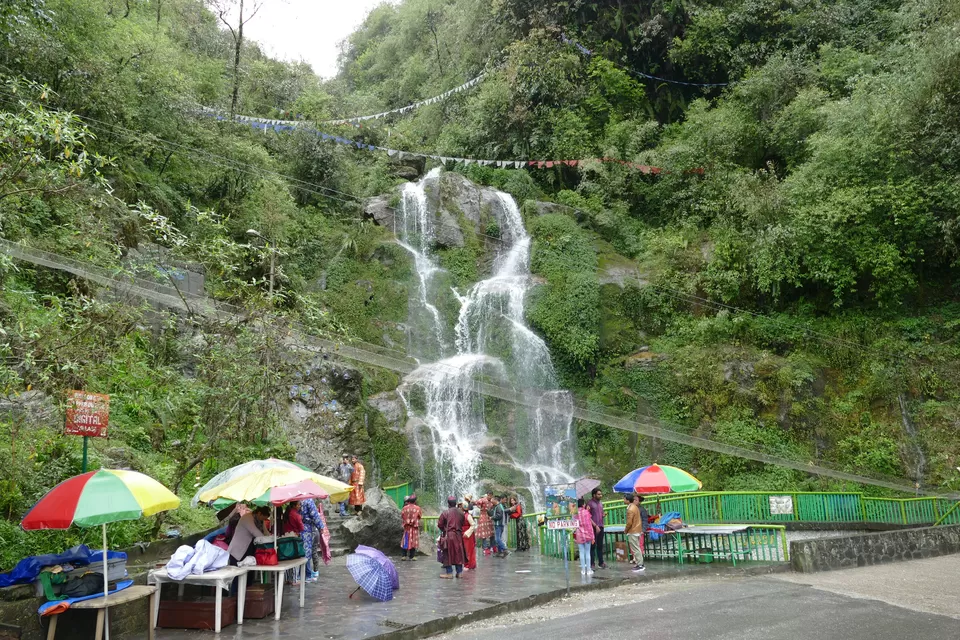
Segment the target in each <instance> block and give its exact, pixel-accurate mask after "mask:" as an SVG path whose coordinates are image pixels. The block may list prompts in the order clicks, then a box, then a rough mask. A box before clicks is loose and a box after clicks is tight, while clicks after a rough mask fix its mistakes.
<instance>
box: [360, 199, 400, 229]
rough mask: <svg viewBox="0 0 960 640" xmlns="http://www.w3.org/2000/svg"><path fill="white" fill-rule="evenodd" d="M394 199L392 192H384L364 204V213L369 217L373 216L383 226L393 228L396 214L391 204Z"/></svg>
mask: <svg viewBox="0 0 960 640" xmlns="http://www.w3.org/2000/svg"><path fill="white" fill-rule="evenodd" d="M392 199H393V195H392V194H384V195H382V196H376V197H375V198H370V199H368V200H367V202H366V204H365V205H364V208H363V210H364V213H365V214H366V216H367V217H368V218H373V219H374V220H375V221H376V223H377V224H378V225H380V226H381V227H387V228H388V229H391V228H393V215H394V214H393V207H392V206H391V205H390V201H391V200H392Z"/></svg>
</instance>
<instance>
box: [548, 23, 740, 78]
mask: <svg viewBox="0 0 960 640" xmlns="http://www.w3.org/2000/svg"><path fill="white" fill-rule="evenodd" d="M560 40H561V42H563V43H564V44H569V45H572V46H573V47H574V48H575V49H576V50H577V51H579V52H580V53H582V54H583V55H585V56H587V57H588V58H592V57H594V56H595V55H596V54H595V53H594V52H593V51H591V50H590V49H587V48H586V47H585V46H583V45H582V44H580V43H579V42H577V41H576V40H573V39H571V38H568V37H567V36H566V34H563V33H561V34H560ZM611 62H612V61H611ZM614 64H615V65H616V66H617V67H619V68H620V69H622V70H623V71H626V72H627V73H632V74H634V75H637V76H640V77H641V78H645V79H647V80H656V81H658V82H666V83H669V84H677V85H682V86H686V87H727V86H730V85H731V84H733V83H732V82H684V81H683V80H671V79H670V78H661V77H660V76H655V75H651V74H649V73H644V72H643V71H637V70H636V69H634V68H632V67H628V66H626V65H622V64H617V63H616V62H614Z"/></svg>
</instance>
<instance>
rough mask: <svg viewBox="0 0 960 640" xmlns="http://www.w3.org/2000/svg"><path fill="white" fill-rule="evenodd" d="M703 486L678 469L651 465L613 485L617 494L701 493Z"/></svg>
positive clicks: (635, 471) (637, 470) (633, 472)
mask: <svg viewBox="0 0 960 640" xmlns="http://www.w3.org/2000/svg"><path fill="white" fill-rule="evenodd" d="M702 486H703V484H702V483H701V482H700V481H699V480H697V479H696V478H694V477H693V476H692V475H690V474H689V473H687V472H686V471H684V470H683V469H680V468H678V467H669V466H667V465H663V466H660V465H658V464H651V465H650V466H648V467H640V468H639V469H634V470H633V471H631V472H630V473H628V474H627V475H625V476H623V477H622V478H621V479H620V481H619V482H618V483H617V484H615V485H613V490H614V491H616V492H617V493H643V494H656V493H686V492H689V491H699V490H700V488H701V487H702Z"/></svg>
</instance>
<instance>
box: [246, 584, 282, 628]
mask: <svg viewBox="0 0 960 640" xmlns="http://www.w3.org/2000/svg"><path fill="white" fill-rule="evenodd" d="M273 597H274V591H273V585H272V584H251V585H248V586H247V597H246V598H245V599H244V601H243V602H244V605H243V619H244V620H246V619H248V618H249V619H252V620H260V619H262V618H266V617H267V616H269V615H271V614H272V613H273V607H274V605H273Z"/></svg>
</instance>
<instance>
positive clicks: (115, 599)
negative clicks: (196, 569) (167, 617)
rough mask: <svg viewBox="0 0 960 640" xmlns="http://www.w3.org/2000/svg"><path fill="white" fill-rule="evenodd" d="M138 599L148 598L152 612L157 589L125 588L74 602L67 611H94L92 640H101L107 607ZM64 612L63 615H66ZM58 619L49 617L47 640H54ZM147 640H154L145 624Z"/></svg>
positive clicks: (151, 632) (151, 628)
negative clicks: (94, 628)
mask: <svg viewBox="0 0 960 640" xmlns="http://www.w3.org/2000/svg"><path fill="white" fill-rule="evenodd" d="M140 598H150V603H149V604H150V611H151V612H152V611H153V606H154V603H155V601H156V598H157V588H156V587H150V586H146V585H134V586H131V587H127V588H126V589H124V590H122V591H117V592H116V593H111V594H110V595H108V596H106V597H103V596H100V597H99V598H93V599H91V600H81V601H80V602H75V603H73V604H72V605H70V608H69V609H67V611H83V610H89V609H96V611H97V631H96V634H95V635H94V640H101V638H103V623H104V618H105V615H104V614H105V613H106V610H107V607H116V606H118V605H121V604H126V603H128V602H133V601H134V600H139V599H140ZM67 611H65V612H64V613H66V612H67ZM59 617H60V614H59V613H55V614H53V615H52V616H50V626H49V627H48V628H47V640H54V636H55V635H56V633H57V618H59ZM147 640H154V637H153V625H152V624H149V623H148V624H147Z"/></svg>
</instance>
